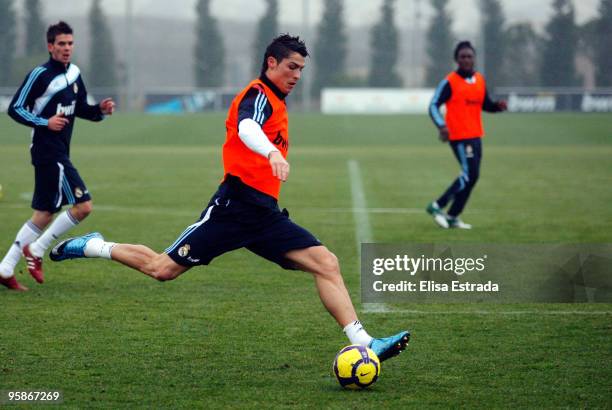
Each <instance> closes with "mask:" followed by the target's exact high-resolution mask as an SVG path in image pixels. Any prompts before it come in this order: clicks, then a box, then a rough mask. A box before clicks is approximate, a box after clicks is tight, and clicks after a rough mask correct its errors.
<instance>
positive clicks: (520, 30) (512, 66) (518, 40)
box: [0, 0, 612, 95]
mask: <svg viewBox="0 0 612 410" xmlns="http://www.w3.org/2000/svg"><path fill="white" fill-rule="evenodd" d="M262 1H265V3H266V10H265V12H264V14H263V15H262V16H261V17H260V19H259V20H258V22H257V27H256V33H255V35H254V38H253V40H251V41H252V46H253V55H252V56H251V67H252V70H251V71H252V73H253V75H257V74H258V73H259V69H260V67H261V61H262V58H263V54H264V51H265V46H266V45H267V44H268V43H269V41H270V40H271V39H272V38H273V37H274V36H276V35H278V34H280V33H279V23H278V13H279V7H278V0H262ZM429 1H430V5H431V7H432V8H433V11H434V14H433V17H432V18H431V20H430V22H429V27H428V28H427V31H426V37H425V38H426V42H427V44H426V53H427V57H428V64H427V67H426V76H425V83H426V85H428V86H435V85H436V84H437V83H438V82H439V81H440V80H441V79H442V78H443V77H444V76H445V75H446V74H447V73H448V72H449V71H450V70H452V69H453V68H454V63H453V60H452V57H453V56H452V53H453V49H454V46H455V44H456V42H457V41H458V40H460V39H459V38H457V36H456V35H455V34H453V31H452V25H453V16H452V14H451V13H450V12H449V10H448V3H449V0H429ZM24 2H25V3H24V15H23V22H22V24H23V26H24V27H25V30H24V32H25V35H26V37H25V41H24V43H23V50H17V41H16V40H17V24H18V21H17V14H16V12H15V3H16V0H0V86H11V87H12V86H16V85H18V84H19V83H20V82H21V81H22V80H23V78H24V76H25V75H26V73H27V72H28V71H29V70H31V69H32V68H33V67H34V66H36V65H38V64H41V63H42V62H43V61H45V60H46V59H47V58H48V55H47V50H46V46H45V38H44V36H45V31H46V25H45V24H43V19H42V15H43V11H42V9H41V2H40V0H24ZM210 3H211V0H198V2H197V4H196V13H197V22H196V27H195V33H194V34H195V37H196V42H195V46H194V67H193V70H194V74H195V80H196V85H197V86H199V87H214V86H222V85H223V83H224V73H225V49H224V44H223V37H222V35H221V33H220V29H219V24H220V23H219V22H218V20H217V19H216V18H215V17H214V16H213V15H212V14H211V13H210ZM395 3H396V2H395V0H382V2H381V6H380V13H379V16H378V18H377V21H376V22H375V23H374V24H373V25H372V26H371V28H370V30H369V55H368V58H369V63H368V71H367V74H365V75H355V74H349V72H348V70H347V66H346V59H347V54H348V39H347V34H346V24H345V22H344V17H343V11H344V1H343V0H324V10H323V16H322V18H321V21H320V22H319V24H318V26H317V29H316V33H317V37H316V39H315V41H314V42H313V44H311V47H310V51H311V54H312V60H313V66H314V76H313V77H314V78H313V89H312V92H313V95H318V92H319V91H320V90H321V88H323V87H334V86H336V87H342V86H370V87H400V86H401V85H402V81H401V75H400V71H399V70H414V69H416V67H408V68H404V67H398V57H399V44H400V41H401V38H400V33H399V30H398V28H397V24H396V21H395V15H396V13H395V7H396V4H395ZM90 4H91V7H90V11H89V20H88V21H89V30H90V37H91V39H92V46H91V47H90V50H89V65H88V67H89V70H88V72H87V73H85V74H86V77H87V78H86V80H87V84H88V85H89V86H90V87H108V88H113V87H118V86H119V85H121V84H122V83H123V82H124V79H123V78H120V77H119V74H121V73H120V72H118V68H117V67H118V66H119V65H118V64H117V59H116V57H115V51H114V45H113V39H112V35H111V28H110V27H109V25H108V22H107V18H106V16H105V15H104V13H103V11H102V8H101V0H90ZM477 4H478V6H479V8H480V13H481V19H480V29H479V33H480V34H479V36H478V38H477V39H476V40H477V41H473V43H474V44H476V46H477V58H478V66H479V69H480V70H481V71H483V72H484V73H485V75H486V77H487V79H488V82H489V83H490V84H491V85H492V86H494V87H495V86H555V87H558V86H580V85H581V84H582V83H583V79H582V78H580V76H579V75H578V73H577V70H576V60H577V58H579V57H580V58H583V59H585V60H588V61H590V62H591V63H592V65H593V67H594V71H595V84H596V86H600V87H611V86H612V53H610V52H609V48H610V46H609V44H610V40H612V0H599V5H598V14H597V16H595V17H594V18H593V19H592V20H590V21H587V22H585V23H584V24H582V25H577V24H576V22H575V8H574V3H573V0H553V3H552V9H553V10H552V11H553V13H552V15H551V17H550V19H549V21H548V22H547V24H546V26H545V27H544V30H543V32H542V33H538V32H536V30H535V29H534V28H533V26H532V25H531V24H530V23H528V22H519V23H513V24H508V22H507V21H506V17H505V14H504V10H503V7H502V1H501V0H478V3H477ZM77 35H78V33H77ZM119 68H120V66H119ZM119 71H120V70H119ZM298 92H299V90H298Z"/></svg>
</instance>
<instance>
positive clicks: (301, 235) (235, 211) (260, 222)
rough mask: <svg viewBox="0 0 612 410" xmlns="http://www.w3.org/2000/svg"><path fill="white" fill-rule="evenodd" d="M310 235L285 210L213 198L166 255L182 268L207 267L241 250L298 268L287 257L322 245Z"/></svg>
mask: <svg viewBox="0 0 612 410" xmlns="http://www.w3.org/2000/svg"><path fill="white" fill-rule="evenodd" d="M319 245H321V242H319V240H318V239H317V238H315V237H314V236H313V235H312V234H311V233H310V232H308V231H307V230H306V229H304V228H302V227H301V226H299V225H297V224H296V223H294V222H293V221H292V220H291V219H289V213H288V212H287V210H286V209H283V210H282V211H281V210H280V209H279V208H278V207H276V208H269V207H262V206H257V205H253V204H250V203H246V202H242V201H240V200H237V199H228V198H224V197H220V196H218V195H215V196H213V198H212V199H211V201H210V202H209V204H208V206H207V207H206V209H204V211H203V212H202V215H201V216H200V219H199V220H198V221H197V222H196V223H194V224H192V225H189V226H188V227H187V229H185V231H183V233H182V234H181V235H180V236H179V237H178V239H177V240H176V241H175V242H174V243H173V244H172V245H171V246H170V247H169V248H168V249H166V251H165V253H167V254H168V256H170V258H172V260H173V261H175V262H176V263H178V264H179V265H182V266H197V265H208V264H209V263H210V261H211V260H213V259H214V258H215V257H217V256H219V255H222V254H224V253H225V252H229V251H232V250H235V249H239V248H247V249H248V250H250V251H251V252H253V253H255V254H257V255H259V256H261V257H263V258H265V259H267V260H269V261H271V262H274V263H276V264H278V265H280V266H281V267H282V268H284V269H296V267H295V266H293V264H292V263H291V261H289V260H287V259H286V258H285V254H286V253H287V252H289V251H291V250H295V249H304V248H309V247H311V246H319Z"/></svg>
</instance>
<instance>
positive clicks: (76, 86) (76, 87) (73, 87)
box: [72, 82, 79, 94]
mask: <svg viewBox="0 0 612 410" xmlns="http://www.w3.org/2000/svg"><path fill="white" fill-rule="evenodd" d="M72 90H73V91H74V93H75V94H76V93H78V92H79V86H78V85H77V83H76V82H75V83H73V84H72Z"/></svg>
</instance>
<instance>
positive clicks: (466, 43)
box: [455, 41, 476, 61]
mask: <svg viewBox="0 0 612 410" xmlns="http://www.w3.org/2000/svg"><path fill="white" fill-rule="evenodd" d="M464 48H469V49H471V50H472V51H473V52H474V54H476V49H475V48H474V46H472V43H470V42H469V41H460V42H459V44H457V47H455V61H457V58H458V57H459V52H460V51H461V50H463V49H464Z"/></svg>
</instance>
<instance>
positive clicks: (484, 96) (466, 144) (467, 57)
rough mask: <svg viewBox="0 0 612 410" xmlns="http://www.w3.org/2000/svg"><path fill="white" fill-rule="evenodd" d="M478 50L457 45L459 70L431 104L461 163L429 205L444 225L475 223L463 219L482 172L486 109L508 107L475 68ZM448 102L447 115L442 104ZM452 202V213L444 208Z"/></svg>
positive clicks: (432, 113) (445, 138)
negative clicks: (494, 97)
mask: <svg viewBox="0 0 612 410" xmlns="http://www.w3.org/2000/svg"><path fill="white" fill-rule="evenodd" d="M475 57H476V51H475V50H474V47H472V44H471V43H470V42H469V41H462V42H460V43H459V44H457V47H456V48H455V61H456V62H457V66H458V67H457V70H456V71H453V72H452V73H450V74H448V75H447V76H446V78H445V79H444V80H442V81H441V82H440V84H439V85H438V88H436V92H435V94H434V97H433V99H432V100H431V104H430V106H429V115H430V116H431V119H432V120H433V122H434V124H435V125H436V126H437V127H438V131H439V134H440V140H441V141H442V142H449V143H450V146H451V149H452V150H453V153H454V154H455V157H456V158H457V160H458V161H459V164H460V165H461V174H460V175H459V177H458V178H457V179H456V180H455V181H454V182H453V183H452V184H451V185H450V186H449V187H448V189H447V190H446V191H445V192H444V193H443V194H442V196H440V197H439V198H438V199H437V200H435V201H433V202H432V203H430V204H429V205H428V206H427V212H428V213H429V214H431V215H432V216H433V218H434V221H435V222H436V223H437V224H438V225H439V226H440V227H442V228H460V229H471V228H472V225H470V224H467V223H465V222H463V221H462V220H461V219H459V214H461V212H462V211H463V209H464V207H465V205H466V203H467V201H468V199H469V197H470V194H471V192H472V189H473V188H474V186H475V185H476V181H478V177H479V175H480V160H481V158H482V143H481V138H482V137H483V136H484V132H483V129H482V118H481V117H482V116H481V113H482V110H485V111H488V112H500V111H505V110H506V109H507V106H506V102H505V101H492V100H491V98H489V93H488V92H487V87H486V83H485V79H484V77H483V76H482V75H481V74H480V73H479V72H477V71H475V70H474V63H475ZM442 104H446V118H442V115H441V114H440V106H441V105H442ZM451 201H452V204H451V206H450V208H449V210H448V214H447V213H445V212H444V208H446V206H447V205H448V204H449V203H450V202H451Z"/></svg>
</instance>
